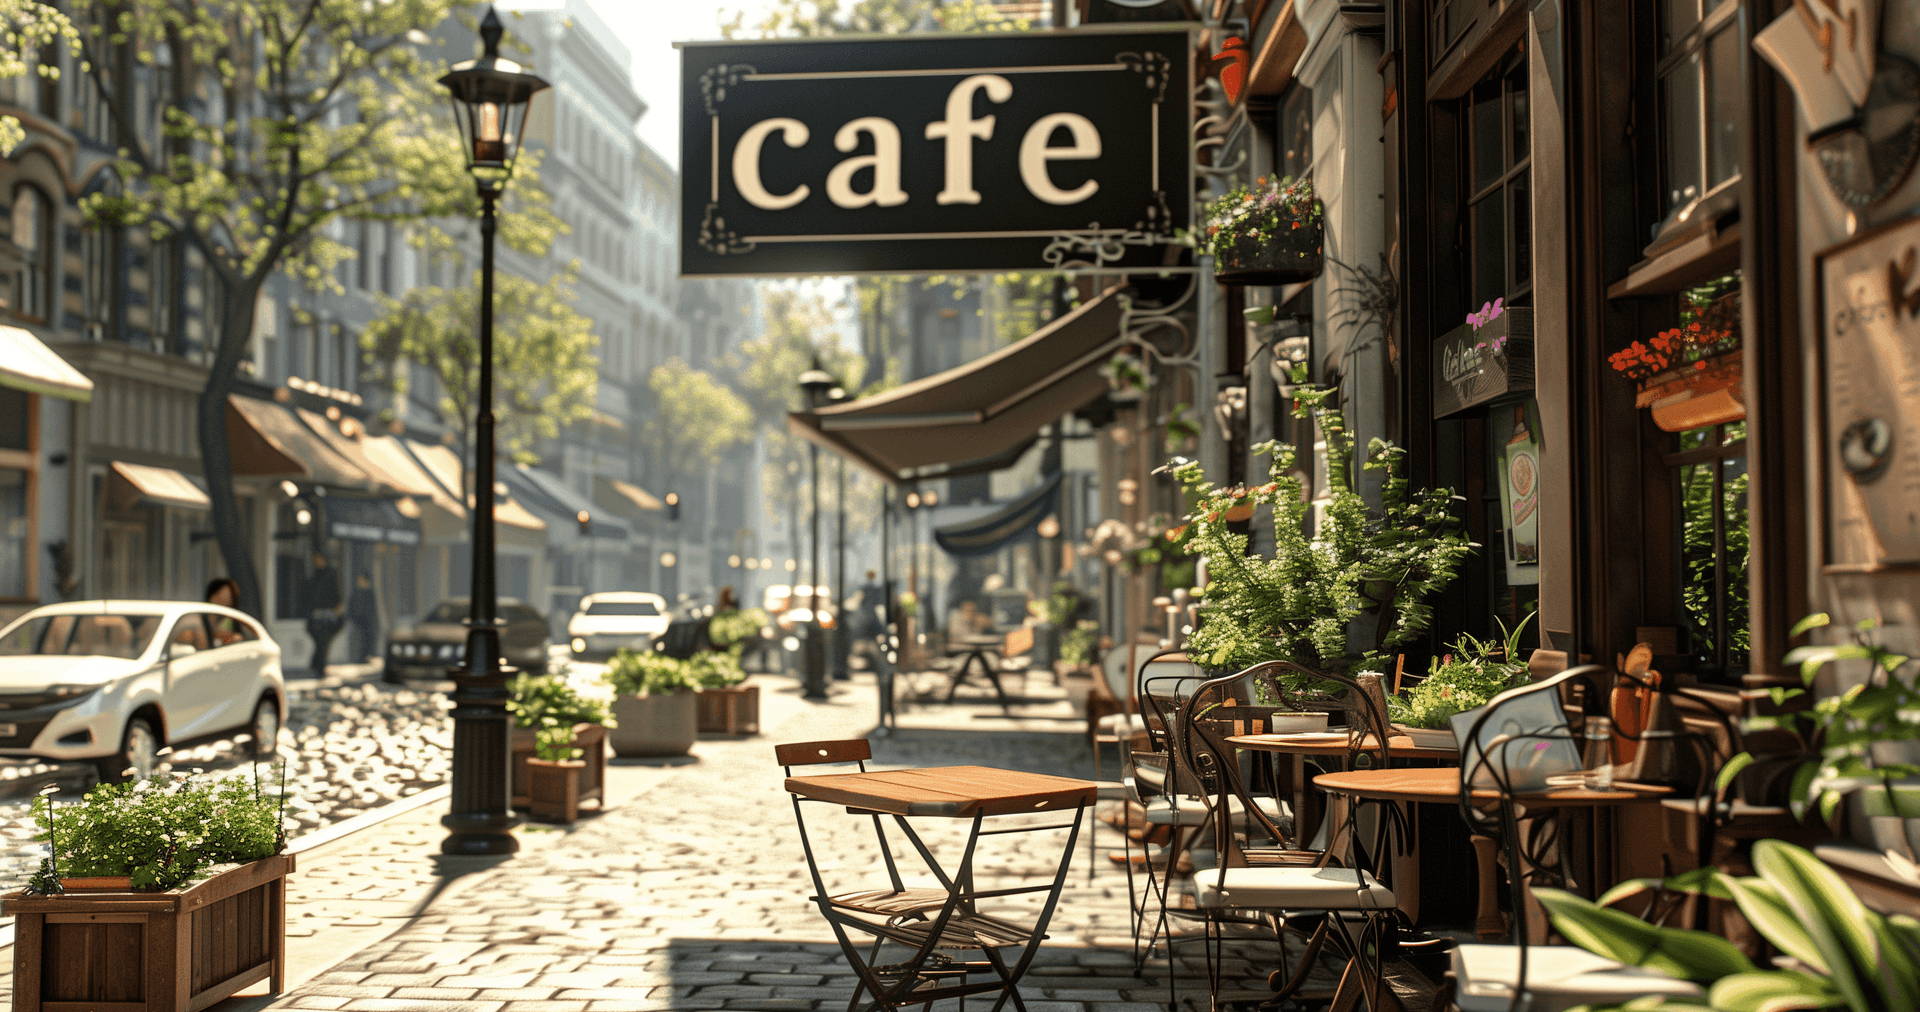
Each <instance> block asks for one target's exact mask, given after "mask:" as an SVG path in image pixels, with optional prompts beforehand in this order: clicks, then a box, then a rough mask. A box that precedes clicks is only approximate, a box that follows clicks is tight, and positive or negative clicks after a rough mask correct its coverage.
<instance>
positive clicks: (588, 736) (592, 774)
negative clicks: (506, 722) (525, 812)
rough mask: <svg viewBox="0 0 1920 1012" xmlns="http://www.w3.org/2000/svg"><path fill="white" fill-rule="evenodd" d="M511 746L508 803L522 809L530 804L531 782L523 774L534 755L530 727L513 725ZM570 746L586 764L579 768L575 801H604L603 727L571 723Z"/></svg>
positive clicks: (604, 761)
mask: <svg viewBox="0 0 1920 1012" xmlns="http://www.w3.org/2000/svg"><path fill="white" fill-rule="evenodd" d="M512 747H513V799H512V803H513V807H515V808H526V807H528V806H529V805H531V804H533V793H532V782H531V781H530V780H529V778H528V775H527V761H528V760H530V759H532V758H533V754H534V748H533V728H530V727H516V728H514V729H513V745H512ZM573 747H574V748H577V749H579V750H580V761H581V762H583V763H585V764H586V765H585V767H584V768H582V769H581V771H580V797H579V800H580V801H592V802H595V803H597V804H601V805H604V804H606V787H607V729H606V728H604V727H602V726H600V725H599V724H575V725H573ZM569 821H571V820H569Z"/></svg>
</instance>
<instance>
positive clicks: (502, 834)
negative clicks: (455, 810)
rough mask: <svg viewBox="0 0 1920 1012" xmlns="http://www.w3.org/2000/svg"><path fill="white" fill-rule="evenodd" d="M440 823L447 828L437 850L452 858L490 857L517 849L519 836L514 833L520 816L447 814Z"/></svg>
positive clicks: (516, 851) (518, 848) (513, 851)
mask: <svg viewBox="0 0 1920 1012" xmlns="http://www.w3.org/2000/svg"><path fill="white" fill-rule="evenodd" d="M440 824H441V825H442V826H445V827H447V829H448V830H450V831H451V832H449V833H448V834H447V838H446V839H444V840H442V841H440V853H442V854H446V855H449V856H453V857H489V856H494V855H499V854H517V853H519V852H520V838H519V837H517V836H515V835H513V830H514V827H516V826H518V825H520V817H519V816H518V815H511V816H506V817H504V818H503V817H500V816H488V815H468V814H460V815H446V816H442V817H441V819H440Z"/></svg>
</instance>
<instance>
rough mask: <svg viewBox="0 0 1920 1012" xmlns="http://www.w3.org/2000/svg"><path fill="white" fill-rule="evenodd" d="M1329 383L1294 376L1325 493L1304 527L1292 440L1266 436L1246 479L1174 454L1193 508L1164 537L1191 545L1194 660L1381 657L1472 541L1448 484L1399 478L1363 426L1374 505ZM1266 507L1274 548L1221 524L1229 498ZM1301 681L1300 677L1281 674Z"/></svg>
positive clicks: (1371, 664) (1347, 666)
mask: <svg viewBox="0 0 1920 1012" xmlns="http://www.w3.org/2000/svg"><path fill="white" fill-rule="evenodd" d="M1330 393H1331V391H1329V390H1327V389H1324V388H1313V389H1304V390H1302V391H1301V392H1300V393H1299V396H1298V403H1297V406H1296V408H1295V411H1294V414H1295V417H1302V418H1304V417H1314V418H1316V419H1317V420H1318V422H1319V426H1320V431H1321V434H1322V435H1323V437H1324V438H1325V441H1326V445H1327V476H1328V481H1329V484H1330V486H1331V495H1330V496H1329V499H1328V502H1327V504H1326V507H1325V509H1324V512H1323V514H1322V516H1321V519H1320V522H1319V525H1318V529H1317V530H1316V531H1314V532H1313V533H1311V534H1309V532H1308V520H1309V517H1310V516H1311V514H1312V511H1313V509H1314V507H1313V506H1312V505H1311V504H1309V503H1308V502H1307V499H1306V497H1305V496H1304V495H1302V494H1301V486H1300V480H1299V479H1298V478H1297V477H1295V476H1294V474H1293V469H1294V461H1293V452H1292V449H1291V448H1290V447H1288V446H1286V445H1284V444H1280V443H1275V442H1269V443H1266V444H1264V445H1262V446H1258V447H1255V448H1254V451H1255V452H1256V453H1263V454H1271V455H1272V459H1273V467H1272V470H1271V472H1270V473H1269V478H1270V480H1269V482H1268V483H1267V484H1266V485H1262V486H1259V487H1258V488H1251V489H1247V488H1233V489H1220V488H1215V487H1214V486H1213V485H1212V484H1211V483H1209V482H1208V481H1207V480H1206V478H1205V476H1204V475H1202V473H1201V471H1200V465H1198V464H1196V463H1192V462H1182V463H1180V464H1179V465H1178V466H1174V467H1173V469H1172V470H1173V474H1174V476H1175V477H1176V478H1177V479H1178V480H1179V481H1180V482H1181V484H1182V485H1183V486H1184V488H1185V490H1186V495H1187V499H1188V501H1189V502H1191V503H1193V511H1192V512H1191V513H1189V514H1188V515H1187V518H1186V523H1184V524H1182V525H1180V526H1178V527H1175V528H1174V529H1173V530H1171V531H1168V532H1167V534H1166V541H1167V542H1169V543H1171V544H1172V545H1174V546H1176V547H1179V548H1182V549H1184V550H1185V551H1187V552H1190V553H1195V554H1199V555H1201V556H1204V557H1205V559H1206V561H1207V580H1208V583H1207V585H1206V587H1205V588H1203V589H1202V590H1201V591H1200V594H1201V605H1200V613H1201V615H1202V616H1204V617H1205V619H1206V621H1204V622H1203V623H1201V624H1200V627H1199V628H1197V629H1195V630H1194V632H1193V634H1192V636H1190V637H1189V638H1188V640H1187V651H1188V653H1189V654H1190V655H1191V656H1192V657H1193V658H1194V659H1195V661H1197V662H1198V663H1199V664H1200V665H1201V666H1203V667H1205V668H1209V669H1213V670H1223V671H1238V670H1240V669H1242V668H1246V667H1250V666H1252V665H1254V664H1257V663H1259V662H1261V661H1267V660H1283V661H1292V662H1294V663H1296V664H1299V665H1301V666H1303V667H1306V668H1310V669H1313V670H1316V671H1328V670H1341V671H1345V670H1373V671H1384V670H1387V669H1388V666H1389V664H1390V663H1391V661H1392V658H1393V655H1394V653H1396V652H1397V648H1398V647H1400V646H1401V645H1403V644H1406V643H1410V642H1412V641H1414V640H1415V639H1417V638H1418V637H1419V636H1421V635H1422V634H1423V633H1425V632H1426V630H1427V629H1428V628H1429V627H1430V626H1431V625H1432V624H1433V610H1432V608H1431V607H1430V606H1429V605H1428V604H1427V600H1428V599H1429V598H1431V597H1432V596H1433V595H1435V594H1437V593H1439V592H1440V591H1441V590H1442V589H1443V588H1445V587H1446V586H1447V585H1448V584H1450V583H1452V582H1453V580H1454V577H1455V576H1457V575H1458V574H1459V572H1460V567H1461V564H1462V563H1463V562H1464V561H1465V559H1466V557H1467V554H1468V553H1469V552H1471V551H1472V550H1473V548H1474V547H1476V546H1474V545H1473V544H1471V543H1470V542H1469V541H1468V540H1467V538H1466V535H1465V534H1463V533H1461V531H1460V524H1459V521H1458V520H1457V519H1456V518H1455V517H1454V516H1453V512H1452V503H1453V500H1454V499H1455V498H1456V497H1455V496H1454V495H1453V494H1452V493H1451V492H1450V491H1448V490H1445V489H1425V490H1417V491H1416V490H1413V489H1411V488H1409V487H1408V484H1407V480H1406V478H1405V477H1404V476H1403V475H1402V474H1401V468H1400V459H1401V457H1403V456H1405V453H1406V451H1404V450H1402V449H1400V448H1399V447H1397V446H1394V445H1393V444H1392V443H1389V442H1386V441H1385V440H1380V439H1375V440H1374V441H1373V442H1372V443H1371V445H1370V446H1369V447H1368V450H1367V459H1366V463H1365V464H1364V466H1365V467H1366V468H1367V469H1368V470H1374V471H1381V472H1384V473H1385V475H1386V480H1385V481H1384V482H1383V483H1382V485H1381V509H1380V510H1378V511H1374V510H1371V509H1369V508H1368V506H1367V505H1366V503H1365V502H1364V501H1362V499H1361V497H1360V493H1359V492H1357V491H1355V490H1354V487H1353V486H1354V480H1355V478H1356V477H1357V475H1356V474H1355V473H1354V459H1353V440H1352V437H1351V436H1349V435H1348V434H1347V431H1346V425H1345V422H1344V420H1343V419H1342V417H1341V414H1340V412H1339V411H1338V410H1336V409H1334V408H1332V407H1331V406H1329V405H1328V403H1327V399H1328V397H1329V395H1330ZM1254 504H1258V505H1263V506H1267V507H1270V508H1271V509H1272V511H1273V526H1274V545H1275V549H1274V555H1273V557H1271V558H1265V557H1261V556H1256V555H1249V554H1248V552H1247V541H1248V538H1247V535H1246V534H1243V533H1238V532H1236V531H1234V530H1233V529H1232V528H1231V527H1230V526H1229V524H1230V523H1231V515H1232V514H1233V512H1234V510H1235V508H1236V507H1244V506H1249V505H1254ZM1293 687H1295V688H1309V686H1303V685H1302V686H1293Z"/></svg>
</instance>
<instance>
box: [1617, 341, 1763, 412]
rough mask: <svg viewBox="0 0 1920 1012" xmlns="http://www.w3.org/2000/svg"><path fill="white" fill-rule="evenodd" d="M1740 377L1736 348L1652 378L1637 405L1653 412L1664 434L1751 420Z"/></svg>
mask: <svg viewBox="0 0 1920 1012" xmlns="http://www.w3.org/2000/svg"><path fill="white" fill-rule="evenodd" d="M1740 377H1741V352H1740V350H1739V349H1737V348H1736V349H1734V350H1733V351H1728V352H1722V353H1720V354H1718V355H1715V356H1714V357H1712V358H1707V359H1701V360H1700V361H1698V362H1693V363H1691V364H1688V365H1684V366H1681V367H1680V368H1678V369H1669V370H1667V371H1666V372H1663V373H1659V374H1657V375H1654V376H1651V377H1648V378H1647V379H1646V380H1645V381H1644V382H1642V383H1641V384H1640V393H1639V396H1637V397H1635V398H1634V400H1633V406H1634V407H1637V408H1648V409H1650V410H1651V411H1652V412H1653V424H1655V425H1657V426H1659V427H1660V430H1661V431H1663V432H1686V431H1688V430H1690V429H1697V428H1700V427H1702V426H1706V425H1724V424H1726V423H1728V422H1737V421H1740V420H1741V419H1743V418H1745V417H1747V402H1746V394H1745V391H1744V390H1743V388H1742V387H1741V385H1740Z"/></svg>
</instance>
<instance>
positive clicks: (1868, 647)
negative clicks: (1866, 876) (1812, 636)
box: [1716, 613, 1920, 868]
mask: <svg viewBox="0 0 1920 1012" xmlns="http://www.w3.org/2000/svg"><path fill="white" fill-rule="evenodd" d="M1831 622H1832V619H1831V618H1830V617H1829V616H1828V615H1826V614H1824V613H1821V614H1815V615H1809V616H1808V617H1806V618H1804V619H1801V620H1800V622H1799V623H1797V624H1796V625H1795V626H1794V627H1793V630H1792V632H1791V634H1790V635H1793V636H1798V635H1800V634H1801V633H1804V632H1806V631H1808V630H1810V629H1816V628H1820V627H1822V626H1827V625H1829V624H1831ZM1877 626H1878V623H1877V622H1876V621H1875V620H1873V619H1867V620H1864V621H1862V622H1860V623H1859V624H1858V625H1856V626H1855V627H1854V629H1853V631H1852V633H1851V635H1850V636H1849V637H1848V639H1849V642H1845V643H1836V644H1822V645H1815V646H1805V647H1800V648H1798V649H1796V650H1794V651H1792V652H1791V653H1789V654H1787V656H1786V661H1787V663H1789V664H1798V665H1799V666H1800V679H1801V681H1802V682H1804V683H1805V685H1806V688H1784V689H1781V688H1776V689H1773V690H1771V691H1772V697H1773V702H1774V704H1775V705H1776V706H1778V705H1782V704H1785V703H1786V702H1788V701H1789V700H1792V699H1796V698H1799V697H1801V696H1804V695H1806V694H1807V692H1808V691H1809V690H1811V689H1812V688H1813V687H1814V682H1815V680H1816V679H1817V678H1818V677H1819V675H1820V672H1821V670H1822V669H1824V668H1825V667H1826V666H1827V665H1829V664H1833V663H1835V662H1839V661H1864V662H1866V678H1865V679H1864V680H1863V681H1862V682H1861V683H1860V684H1858V685H1855V686H1853V687H1852V688H1850V689H1847V690H1846V691H1844V692H1839V693H1836V694H1834V695H1830V696H1827V697H1825V698H1823V699H1820V700H1818V701H1816V702H1815V703H1814V704H1813V705H1812V706H1811V707H1809V708H1807V709H1805V710H1801V711H1798V712H1794V713H1786V714H1781V715H1779V716H1760V717H1749V718H1747V720H1746V721H1745V722H1744V723H1743V725H1742V729H1743V730H1745V731H1749V732H1752V731H1759V730H1766V729H1775V728H1778V729H1782V730H1791V731H1795V732H1797V733H1798V734H1799V737H1800V740H1801V741H1803V742H1805V743H1806V745H1807V746H1808V747H1809V749H1810V750H1811V751H1809V752H1808V753H1807V756H1806V758H1805V759H1804V760H1802V761H1801V763H1800V764H1799V766H1798V767H1797V768H1796V769H1795V770H1794V774H1793V781H1792V786H1791V787H1790V788H1789V797H1788V801H1789V804H1790V805H1791V806H1792V808H1793V811H1794V814H1796V815H1802V816H1804V814H1805V813H1806V812H1807V810H1808V809H1810V808H1813V807H1816V806H1817V807H1818V809H1819V814H1820V817H1821V818H1822V819H1823V820H1830V819H1832V818H1833V817H1834V814H1835V812H1836V811H1837V810H1838V809H1839V806H1840V803H1841V802H1842V801H1843V800H1845V799H1846V798H1847V797H1849V796H1852V797H1853V798H1854V799H1855V801H1856V803H1857V805H1858V814H1859V816H1860V817H1861V818H1863V819H1864V820H1866V827H1865V830H1866V831H1865V833H1864V834H1858V835H1865V836H1866V837H1868V838H1869V839H1870V840H1871V842H1872V843H1873V845H1874V847H1875V849H1878V850H1880V851H1882V852H1884V853H1886V854H1887V855H1888V858H1889V860H1893V861H1895V862H1896V863H1905V864H1906V865H1907V866H1908V867H1910V868H1911V867H1913V866H1914V865H1915V863H1916V862H1917V861H1920V764H1916V763H1915V762H1914V761H1913V759H1912V752H1911V749H1912V748H1913V743H1914V742H1916V741H1920V685H1916V684H1914V680H1913V679H1911V678H1903V677H1901V676H1900V674H1899V673H1898V672H1899V670H1900V669H1901V668H1902V667H1904V666H1906V665H1907V664H1908V662H1909V661H1910V660H1911V658H1908V657H1906V656H1904V655H1901V654H1896V653H1894V652H1893V651H1891V650H1888V649H1887V648H1886V647H1885V646H1883V645H1881V644H1880V643H1879V641H1878V640H1877V639H1876V638H1875V637H1874V635H1873V630H1874V629H1875V628H1876V627H1877ZM1903 748H1904V749H1907V750H1908V751H1907V752H1906V753H1905V754H1902V753H1901V749H1903ZM1756 761H1758V757H1757V756H1756V754H1755V753H1753V752H1741V753H1740V754H1738V755H1736V756H1734V757H1733V758H1732V759H1730V760H1728V761H1727V764H1726V766H1724V767H1723V768H1722V769H1721V771H1720V776H1719V778H1718V780H1717V783H1716V786H1717V787H1718V788H1719V789H1721V790H1725V789H1726V788H1727V787H1729V786H1730V785H1732V784H1733V782H1734V780H1735V778H1737V777H1739V776H1740V774H1741V772H1742V771H1743V770H1745V769H1746V768H1747V767H1748V766H1750V765H1752V764H1754V763H1755V762H1756ZM1856 833H1858V831H1857V830H1856Z"/></svg>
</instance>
